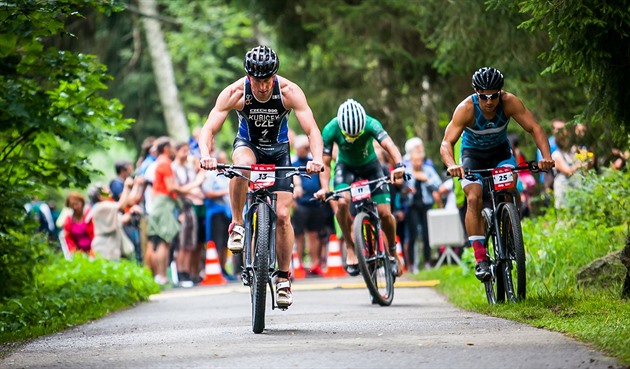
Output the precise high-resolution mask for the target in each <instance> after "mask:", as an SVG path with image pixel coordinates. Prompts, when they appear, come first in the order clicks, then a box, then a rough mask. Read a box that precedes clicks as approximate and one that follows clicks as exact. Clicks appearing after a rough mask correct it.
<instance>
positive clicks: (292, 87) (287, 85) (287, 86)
mask: <svg viewBox="0 0 630 369" xmlns="http://www.w3.org/2000/svg"><path fill="white" fill-rule="evenodd" d="M278 81H279V83H280V92H281V93H282V98H283V99H284V103H285V105H286V106H287V108H293V107H295V106H296V105H299V104H300V103H302V102H303V101H304V100H305V97H304V91H302V89H301V88H300V86H298V85H297V84H296V83H294V82H292V81H290V80H288V79H286V78H284V77H281V76H278Z"/></svg>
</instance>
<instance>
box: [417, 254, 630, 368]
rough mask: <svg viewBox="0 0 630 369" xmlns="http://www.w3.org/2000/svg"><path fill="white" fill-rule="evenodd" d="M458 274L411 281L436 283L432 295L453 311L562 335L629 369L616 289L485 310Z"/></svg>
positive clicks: (627, 321)
mask: <svg viewBox="0 0 630 369" xmlns="http://www.w3.org/2000/svg"><path fill="white" fill-rule="evenodd" d="M464 273H465V272H463V271H462V268H460V267H456V266H444V267H441V268H439V269H433V270H428V271H421V272H420V273H419V274H418V276H417V277H418V278H419V279H422V280H424V279H439V280H440V284H439V285H438V286H436V288H437V290H438V291H440V292H441V293H442V294H444V295H445V296H446V297H447V298H448V299H449V301H451V302H452V303H453V304H455V305H456V306H458V307H461V308H463V309H466V310H471V311H475V312H478V313H482V314H487V315H491V316H495V317H499V318H505V319H510V320H514V321H518V322H522V323H525V324H528V325H531V326H534V327H538V328H544V329H549V330H552V331H557V332H561V333H564V334H566V335H568V336H570V337H573V338H575V339H578V340H580V341H583V342H587V343H590V344H592V345H594V346H595V347H597V348H598V349H600V350H602V351H604V352H606V353H608V354H609V355H611V356H613V357H616V358H618V359H619V360H620V361H621V362H622V363H623V364H625V365H630V350H629V349H628V347H630V303H629V302H628V301H625V300H622V299H620V297H619V296H620V291H621V284H619V285H617V286H615V287H614V288H611V289H608V290H604V291H601V292H600V293H593V292H573V293H571V294H562V293H553V294H547V293H543V294H539V293H533V294H530V295H529V296H528V297H527V299H525V300H524V301H521V302H519V303H517V304H497V305H494V306H491V305H489V304H488V302H487V301H486V297H485V290H484V287H483V285H482V284H481V283H480V282H479V281H477V279H475V277H474V276H473V275H472V273H467V274H464Z"/></svg>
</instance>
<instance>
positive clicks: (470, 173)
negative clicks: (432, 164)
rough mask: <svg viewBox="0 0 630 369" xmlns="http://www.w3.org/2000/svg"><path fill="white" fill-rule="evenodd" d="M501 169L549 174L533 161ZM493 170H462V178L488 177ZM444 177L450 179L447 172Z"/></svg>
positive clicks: (449, 174)
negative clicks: (478, 175)
mask: <svg viewBox="0 0 630 369" xmlns="http://www.w3.org/2000/svg"><path fill="white" fill-rule="evenodd" d="M502 168H509V169H511V170H512V172H519V171H523V170H528V171H530V172H532V173H539V172H545V173H546V172H549V170H548V169H540V167H539V166H538V162H536V161H535V160H531V161H528V162H527V165H518V166H516V167H502ZM495 169H497V168H483V169H469V168H464V178H467V177H474V174H480V175H481V176H482V177H489V176H490V175H491V173H492V171H493V170H495ZM446 175H447V176H449V177H451V173H449V172H448V171H447V172H446Z"/></svg>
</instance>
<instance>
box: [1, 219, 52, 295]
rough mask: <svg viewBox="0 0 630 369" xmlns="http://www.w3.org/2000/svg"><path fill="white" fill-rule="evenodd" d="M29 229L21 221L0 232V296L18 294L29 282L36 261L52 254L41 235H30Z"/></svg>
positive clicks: (31, 280)
mask: <svg viewBox="0 0 630 369" xmlns="http://www.w3.org/2000/svg"><path fill="white" fill-rule="evenodd" d="M25 228H26V229H25ZM28 229H29V227H28V225H26V224H22V225H21V226H20V227H19V228H17V229H11V228H8V229H6V232H0V280H2V283H0V299H1V298H3V297H9V296H13V295H15V294H18V293H20V292H21V291H22V289H23V288H24V286H28V285H30V284H32V283H33V279H34V273H35V268H36V265H38V264H40V263H42V262H44V260H46V259H47V258H48V257H49V256H51V255H52V253H51V251H50V248H49V246H48V245H47V244H46V242H45V240H44V236H43V235H36V236H33V235H32V234H33V233H34V231H33V232H28ZM29 233H30V234H29Z"/></svg>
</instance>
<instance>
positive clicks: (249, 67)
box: [243, 45, 280, 79]
mask: <svg viewBox="0 0 630 369" xmlns="http://www.w3.org/2000/svg"><path fill="white" fill-rule="evenodd" d="M243 65H244V67H245V72H247V74H249V75H250V76H252V77H254V78H261V79H262V78H269V77H271V76H273V75H274V74H276V72H278V67H279V66H280V61H279V60H278V56H277V55H276V53H275V52H274V51H273V50H272V49H271V48H269V47H267V46H263V45H260V46H256V47H255V48H253V49H251V50H250V51H248V52H247V54H245V61H244V62H243Z"/></svg>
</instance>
